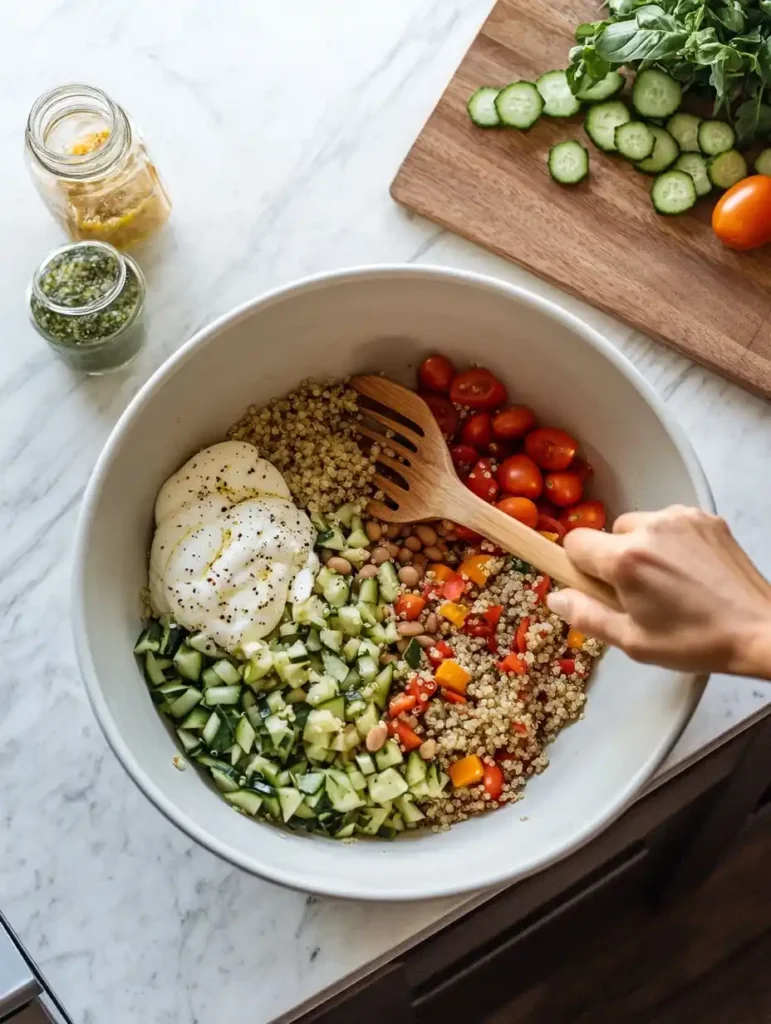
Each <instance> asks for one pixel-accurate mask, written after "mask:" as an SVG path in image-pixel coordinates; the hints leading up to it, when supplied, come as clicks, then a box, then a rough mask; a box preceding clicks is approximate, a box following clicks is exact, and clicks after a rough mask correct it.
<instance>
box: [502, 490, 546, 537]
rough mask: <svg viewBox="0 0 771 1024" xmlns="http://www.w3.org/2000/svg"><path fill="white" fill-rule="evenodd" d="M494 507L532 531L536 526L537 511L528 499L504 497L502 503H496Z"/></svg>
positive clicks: (533, 503) (532, 502)
mask: <svg viewBox="0 0 771 1024" xmlns="http://www.w3.org/2000/svg"><path fill="white" fill-rule="evenodd" d="M495 507H496V508H499V509H500V510H501V512H505V513H506V515H507V516H511V518H512V519H516V520H518V522H520V523H524V525H525V526H529V527H530V528H531V529H532V530H534V529H535V528H536V526H537V525H538V509H537V508H536V507H535V502H534V501H531V500H530V498H514V497H506V498H504V499H503V500H502V501H497V502H496V503H495Z"/></svg>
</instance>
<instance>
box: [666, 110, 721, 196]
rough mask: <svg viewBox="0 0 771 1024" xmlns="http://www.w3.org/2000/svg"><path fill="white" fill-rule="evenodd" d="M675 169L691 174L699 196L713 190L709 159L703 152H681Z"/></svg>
mask: <svg viewBox="0 0 771 1024" xmlns="http://www.w3.org/2000/svg"><path fill="white" fill-rule="evenodd" d="M675 117H677V115H675ZM674 170H676V171H685V173H686V174H690V176H691V177H692V178H693V183H694V185H695V186H696V195H697V196H706V195H709V193H710V192H711V191H712V182H711V181H710V180H709V174H708V173H707V161H706V160H705V159H704V157H703V156H702V155H701V153H681V154H680V156H679V157H678V158H677V160H675V166H674Z"/></svg>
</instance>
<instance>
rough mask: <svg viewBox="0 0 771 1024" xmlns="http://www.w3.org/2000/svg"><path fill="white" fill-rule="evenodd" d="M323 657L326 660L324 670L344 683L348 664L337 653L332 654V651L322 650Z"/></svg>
mask: <svg viewBox="0 0 771 1024" xmlns="http://www.w3.org/2000/svg"><path fill="white" fill-rule="evenodd" d="M341 639H342V638H341ZM321 657H322V660H323V662H324V671H325V672H326V673H327V675H330V676H332V678H333V679H336V680H337V681H338V682H339V683H342V682H343V680H344V679H345V677H346V676H347V675H348V666H347V665H346V663H345V662H344V661H343V660H342V658H338V657H337V655H335V654H332V653H331V652H330V651H322V652H321Z"/></svg>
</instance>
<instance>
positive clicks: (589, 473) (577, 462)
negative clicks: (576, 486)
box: [570, 459, 594, 484]
mask: <svg viewBox="0 0 771 1024" xmlns="http://www.w3.org/2000/svg"><path fill="white" fill-rule="evenodd" d="M570 468H571V469H572V470H573V472H574V473H578V475H579V476H580V477H581V483H582V484H588V483H589V481H590V480H591V479H592V477H593V476H594V467H593V466H592V465H590V463H588V462H587V461H586V459H573V465H572V466H571V467H570Z"/></svg>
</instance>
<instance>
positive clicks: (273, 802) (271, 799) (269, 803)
mask: <svg viewBox="0 0 771 1024" xmlns="http://www.w3.org/2000/svg"><path fill="white" fill-rule="evenodd" d="M262 806H263V807H264V809H265V810H266V811H267V813H268V815H269V816H270V817H271V818H273V819H274V820H275V821H278V820H279V819H280V818H281V804H280V803H279V802H278V797H277V796H266V797H265V798H264V799H263V801H262Z"/></svg>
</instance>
